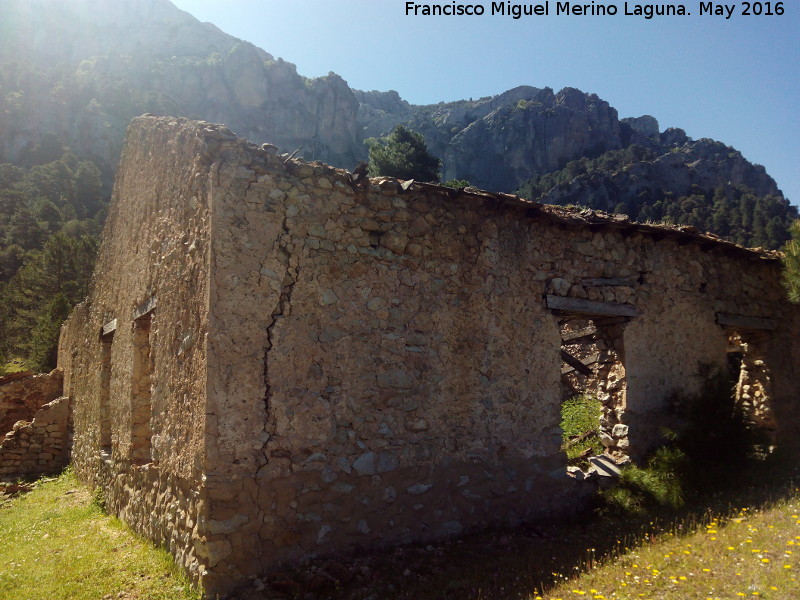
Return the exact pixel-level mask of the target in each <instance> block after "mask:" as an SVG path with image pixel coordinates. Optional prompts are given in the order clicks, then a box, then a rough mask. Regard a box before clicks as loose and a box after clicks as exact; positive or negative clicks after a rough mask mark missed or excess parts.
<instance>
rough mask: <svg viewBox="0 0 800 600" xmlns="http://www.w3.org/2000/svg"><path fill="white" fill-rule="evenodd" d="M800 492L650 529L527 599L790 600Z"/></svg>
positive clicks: (798, 551)
mask: <svg viewBox="0 0 800 600" xmlns="http://www.w3.org/2000/svg"><path fill="white" fill-rule="evenodd" d="M799 559H800V493H798V490H797V489H795V490H794V491H793V492H792V493H791V494H790V495H789V496H788V497H787V498H783V499H780V500H777V501H775V502H773V503H770V504H767V505H766V506H764V507H759V508H749V507H742V508H739V509H738V510H733V511H729V512H726V513H723V514H721V515H714V514H713V513H710V514H707V515H705V516H704V517H702V518H700V519H690V520H684V521H677V522H672V523H671V524H668V525H666V526H659V525H658V524H656V523H652V524H651V525H650V527H649V528H647V529H646V530H644V531H643V533H642V534H641V535H640V536H638V539H632V540H630V544H627V543H626V544H625V545H623V544H622V542H620V547H619V550H618V551H617V552H615V553H612V554H611V555H610V556H607V557H606V558H604V559H602V560H600V561H598V562H595V563H593V564H589V563H587V564H584V565H583V566H582V568H581V573H580V574H579V575H577V576H576V577H573V578H569V577H567V576H564V575H560V578H561V579H562V581H561V582H560V583H558V584H557V585H556V586H555V587H553V588H550V589H548V590H547V592H546V593H537V594H535V595H532V596H531V597H532V598H534V599H535V598H542V599H544V600H556V599H561V600H567V599H577V598H593V599H595V600H611V599H612V598H615V599H617V600H640V599H652V600H656V599H658V600H686V599H689V598H691V599H695V598H697V599H710V600H729V599H736V598H750V599H757V598H758V599H763V600H795V599H796V598H797V597H798V590H800V582H798V577H800V560H799Z"/></svg>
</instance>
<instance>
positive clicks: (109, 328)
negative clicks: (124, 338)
mask: <svg viewBox="0 0 800 600" xmlns="http://www.w3.org/2000/svg"><path fill="white" fill-rule="evenodd" d="M116 330H117V320H116V319H112V320H111V321H109V322H108V323H106V324H105V325H103V326H102V327H101V328H100V337H105V336H107V335H111V334H112V333H114V332H115V331H116Z"/></svg>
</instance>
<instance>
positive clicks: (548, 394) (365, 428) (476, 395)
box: [59, 116, 800, 594]
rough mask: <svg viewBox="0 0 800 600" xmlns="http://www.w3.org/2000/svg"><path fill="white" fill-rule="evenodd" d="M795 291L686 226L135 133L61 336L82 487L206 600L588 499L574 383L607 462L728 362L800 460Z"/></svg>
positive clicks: (140, 124)
mask: <svg viewBox="0 0 800 600" xmlns="http://www.w3.org/2000/svg"><path fill="white" fill-rule="evenodd" d="M779 274H780V262H779V259H778V257H777V255H775V254H771V253H766V252H760V251H753V250H745V249H743V248H740V247H737V246H735V245H733V244H730V243H727V242H723V241H721V240H719V239H716V238H713V237H711V236H708V235H700V234H698V233H696V232H694V231H691V230H690V229H688V228H665V227H656V226H647V225H641V224H635V223H630V222H628V221H627V220H626V219H625V218H622V217H619V216H607V215H599V214H595V213H592V212H591V211H585V212H575V211H567V210H564V209H559V208H555V207H547V206H543V205H538V204H536V203H532V202H528V201H525V200H522V199H519V198H516V197H514V196H510V195H504V194H490V193H486V192H481V191H478V190H472V189H471V188H469V189H467V190H461V191H456V190H452V189H449V188H445V187H440V186H434V185H429V184H421V183H414V182H400V181H396V180H393V179H372V180H358V178H356V177H354V176H352V175H351V174H350V173H348V172H346V171H342V170H337V169H333V168H331V167H328V166H325V165H322V164H319V163H311V164H309V163H305V162H302V161H298V160H294V159H291V158H290V157H287V156H282V155H277V154H276V153H275V152H274V148H271V147H269V146H266V147H264V148H260V147H257V146H255V145H252V144H249V143H247V142H246V141H244V140H241V139H238V138H237V137H236V136H234V135H233V134H231V133H230V132H229V131H228V130H226V129H225V128H224V127H221V126H216V125H209V124H207V123H197V122H191V121H186V120H180V119H169V118H155V117H149V116H145V117H140V118H138V119H136V120H135V121H134V122H133V124H132V125H131V127H130V129H129V131H128V137H127V141H126V145H125V150H124V153H123V158H122V161H121V164H120V167H119V170H118V175H117V181H116V187H115V192H114V200H113V202H112V206H111V209H110V213H109V217H108V221H107V224H106V228H105V231H104V233H103V239H102V245H101V249H100V253H99V257H98V262H97V268H96V274H95V279H94V282H93V285H92V287H91V292H90V295H89V297H88V298H87V300H86V301H85V302H83V303H82V304H80V305H79V306H78V307H77V308H76V309H75V311H74V313H73V314H72V316H71V317H70V318H69V320H68V321H67V322H66V324H65V325H64V328H63V330H62V333H61V340H60V347H59V367H60V368H61V369H63V372H64V394H65V396H67V397H68V398H69V399H70V401H71V403H72V405H73V407H74V408H73V411H74V414H73V419H74V443H73V449H72V456H73V462H74V466H75V471H76V473H77V474H78V476H79V477H80V478H81V479H83V480H85V481H87V482H89V483H90V484H91V485H93V486H99V487H101V488H102V490H103V493H104V495H105V499H106V505H107V507H108V509H109V510H110V511H111V512H112V513H115V514H117V515H119V516H120V517H121V518H122V519H123V520H125V521H126V522H127V523H129V524H130V525H131V526H132V527H133V528H134V529H136V530H137V531H139V532H140V533H142V534H143V535H145V536H147V537H149V538H151V539H152V540H154V541H155V542H157V543H159V544H162V545H164V546H166V547H167V548H169V550H170V551H171V552H172V553H173V554H174V555H175V557H176V560H177V561H178V563H179V564H181V565H182V566H184V567H185V568H186V569H187V570H188V571H189V572H191V573H192V574H193V576H194V577H195V578H196V579H197V580H198V581H200V582H201V583H202V585H203V586H204V587H205V589H206V590H207V591H208V592H209V593H210V594H211V593H217V592H225V591H227V590H230V589H232V588H233V587H234V586H235V585H236V584H237V583H239V582H241V581H242V580H243V579H245V578H246V577H248V576H250V575H254V574H257V573H260V572H263V571H265V570H266V569H269V568H270V567H271V566H274V565H276V564H278V563H281V562H283V561H290V560H296V559H300V558H303V557H309V556H314V555H321V554H326V553H332V552H337V551H344V550H348V549H352V548H356V547H370V546H377V545H383V544H389V543H400V542H408V541H416V540H424V539H430V538H438V537H443V536H448V535H452V534H456V533H459V532H461V531H465V530H468V529H470V528H474V527H485V526H486V525H491V524H494V523H497V524H509V523H512V524H513V523H515V522H518V521H520V520H525V519H534V518H537V517H540V516H542V515H548V514H552V513H553V512H555V511H557V510H559V508H560V507H564V506H569V505H571V504H573V502H570V500H574V502H577V501H578V499H579V498H580V497H581V496H582V494H583V491H585V486H581V484H580V483H579V482H577V481H575V480H573V479H570V478H569V477H568V476H567V475H566V458H565V456H564V454H563V452H562V450H561V441H562V440H561V431H560V427H559V421H560V404H561V401H562V397H563V396H564V389H565V386H572V387H575V388H585V389H591V390H593V391H594V392H595V393H598V394H599V395H600V396H601V398H602V399H603V402H604V403H605V408H604V414H603V419H602V433H601V435H602V436H603V441H604V444H605V445H606V447H607V448H608V453H609V454H611V455H613V456H615V457H616V458H618V459H624V457H625V456H626V455H630V456H634V457H635V456H641V455H642V454H643V453H644V452H646V451H647V449H648V448H650V447H652V446H653V445H654V444H656V443H658V441H659V440H660V436H659V432H658V426H659V425H660V424H662V423H663V422H664V419H666V418H668V417H669V414H670V413H669V410H670V401H671V399H672V398H674V397H675V394H676V393H682V394H691V393H694V392H697V391H699V390H700V389H701V387H702V385H703V383H704V381H705V380H706V378H707V377H708V374H709V369H711V368H713V367H715V366H716V367H718V368H726V365H727V364H728V354H729V351H731V349H732V348H733V349H734V351H735V352H737V353H739V354H740V355H742V356H744V357H745V358H744V359H742V360H741V363H742V364H743V365H746V367H742V372H743V373H744V375H742V379H743V381H742V382H740V388H741V391H740V393H741V394H743V395H744V396H747V398H748V401H749V402H750V403H751V404H752V406H753V407H754V408H753V410H754V411H755V410H756V409H757V410H758V411H759V414H760V415H761V416H762V417H763V418H762V421H763V422H768V423H769V425H770V427H773V428H774V429H775V439H776V443H779V444H781V443H783V444H789V443H791V442H792V441H793V440H796V439H798V434H799V433H800V430H799V429H798V422H797V419H796V418H795V415H796V414H797V411H798V401H797V394H796V389H797V388H796V384H795V382H796V381H797V377H798V375H799V374H800V373H798V357H800V348H798V343H800V342H798V340H800V335H798V334H800V318H798V311H797V310H796V309H794V308H793V307H792V306H791V305H789V304H788V303H787V301H786V300H785V294H784V291H783V289H782V288H781V285H780V281H779ZM581 343H584V344H585V346H584V347H583V351H581V348H580V347H579V345H580V344H581ZM576 345H578V346H576ZM764 415H766V416H764Z"/></svg>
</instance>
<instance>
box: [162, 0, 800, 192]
mask: <svg viewBox="0 0 800 600" xmlns="http://www.w3.org/2000/svg"><path fill="white" fill-rule="evenodd" d="M466 1H467V2H473V3H474V4H481V5H483V6H484V7H485V14H484V15H483V16H476V17H468V16H437V17H433V16H429V17H425V16H407V15H406V14H405V6H406V2H405V1H404V0H227V1H220V0H173V2H174V4H175V5H176V6H178V7H179V8H181V9H182V10H185V11H187V12H189V13H190V14H192V15H194V16H195V17H197V18H198V19H200V20H201V21H209V22H211V23H214V24H215V25H217V26H218V27H219V28H220V29H222V30H223V31H225V32H227V33H229V34H231V35H234V36H236V37H239V38H242V39H245V40H247V41H249V42H252V43H254V44H255V45H257V46H259V47H261V48H263V49H264V50H266V51H267V52H269V53H270V54H272V55H274V56H275V57H282V58H284V59H285V60H287V61H289V62H292V63H294V64H296V65H297V70H298V72H299V73H300V74H301V75H305V76H308V77H313V76H319V75H325V74H327V73H328V72H329V71H333V72H335V73H338V74H339V75H341V76H342V77H343V78H344V79H345V80H346V81H347V82H348V83H349V84H350V86H351V87H353V88H356V89H361V90H390V89H393V90H397V91H398V92H399V93H400V95H401V96H402V97H403V98H404V99H406V100H408V101H409V102H411V103H413V104H430V103H435V102H439V101H449V100H460V99H465V98H471V97H472V98H478V97H481V96H489V95H494V94H498V93H500V92H503V91H505V90H507V89H509V88H511V87H514V86H517V85H532V86H536V87H546V86H549V87H552V88H554V89H556V90H558V89H561V88H562V87H565V86H570V87H575V88H578V89H580V90H582V91H584V92H594V93H596V94H597V95H598V96H600V97H601V98H603V99H604V100H606V101H608V102H609V103H610V104H611V105H612V106H613V107H614V108H616V109H617V111H618V112H619V116H620V117H632V116H640V115H642V114H650V115H653V116H654V117H656V118H657V119H658V121H659V124H660V126H661V129H662V130H663V129H665V128H667V127H681V128H682V129H684V130H686V133H687V134H688V135H689V136H691V137H693V138H695V139H697V138H701V137H710V138H714V139H717V140H720V141H722V142H724V143H726V144H728V145H730V146H733V147H734V148H736V149H737V150H740V151H741V152H742V153H743V154H744V156H745V157H746V158H748V159H749V160H750V161H752V162H755V163H759V164H762V165H764V166H765V167H766V169H767V172H768V173H769V174H770V175H772V177H774V178H775V180H776V181H777V182H778V187H780V188H781V189H782V190H783V192H784V194H785V195H786V197H787V198H789V199H790V200H791V201H792V203H793V204H799V203H800V162H799V161H798V159H800V152H798V145H799V144H800V107H798V99H800V1H798V0H788V1H786V2H783V3H782V6H783V9H784V14H783V15H781V16H778V15H773V16H767V15H763V14H762V15H761V16H756V15H750V16H745V15H743V14H742V10H743V8H744V5H745V3H744V2H728V3H727V4H728V5H734V6H735V7H736V10H735V11H734V13H733V16H732V17H731V18H730V19H726V18H725V17H719V16H710V15H704V16H701V15H700V14H699V6H700V4H701V3H700V2H699V1H695V0H690V1H688V2H682V3H681V2H675V1H668V2H667V4H670V5H673V6H679V5H680V4H682V5H683V6H685V8H686V10H687V11H688V12H690V13H691V14H690V15H688V16H662V17H657V16H656V17H653V18H652V19H649V20H648V19H645V18H643V17H637V16H626V15H624V14H623V13H624V3H623V2H614V1H607V2H603V3H601V2H595V5H599V4H605V5H612V4H613V5H616V6H617V7H618V14H617V15H616V16H576V15H564V14H561V15H556V14H554V13H555V5H556V2H555V1H554V0H550V2H549V7H550V15H548V16H530V17H522V18H521V19H518V20H515V19H513V18H511V17H508V16H505V17H503V16H499V15H495V16H492V15H491V14H490V11H491V4H492V3H491V2H490V1H488V2H487V1H482V0H466ZM589 2H590V0H587V1H585V2H584V4H587V3H589ZM663 3H664V2H663V0H657V1H656V2H654V1H653V0H650V4H663ZM444 4H452V1H451V0H448V1H446V2H444ZM525 4H528V5H530V4H534V5H535V4H544V0H533V1H528V2H525ZM572 4H577V3H572ZM634 4H635V3H633V2H629V3H628V5H629V6H630V7H632V6H633V5H634ZM641 4H645V2H642V3H641ZM715 4H717V3H715ZM753 4H756V3H753ZM760 4H761V6H762V8H763V9H766V7H767V5H768V4H770V5H771V8H773V10H774V9H775V7H776V6H777V4H778V3H776V2H771V3H769V2H761V3H760Z"/></svg>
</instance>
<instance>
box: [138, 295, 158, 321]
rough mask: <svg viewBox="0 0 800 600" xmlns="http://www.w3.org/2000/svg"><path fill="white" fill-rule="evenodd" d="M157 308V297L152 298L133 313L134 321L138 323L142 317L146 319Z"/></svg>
mask: <svg viewBox="0 0 800 600" xmlns="http://www.w3.org/2000/svg"><path fill="white" fill-rule="evenodd" d="M155 308H156V297H155V296H151V297H150V299H148V300H147V301H146V302H143V303H142V304H140V305H139V306H137V307H136V310H134V311H133V320H134V321H136V320H137V319H141V318H142V317H146V316H147V315H149V314H150V313H151V312H153V311H154V310H155Z"/></svg>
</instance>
